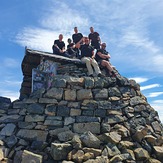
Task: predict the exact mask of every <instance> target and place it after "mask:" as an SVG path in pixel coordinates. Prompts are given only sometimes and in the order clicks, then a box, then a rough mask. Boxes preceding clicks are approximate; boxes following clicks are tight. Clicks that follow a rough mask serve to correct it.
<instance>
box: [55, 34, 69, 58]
mask: <svg viewBox="0 0 163 163" xmlns="http://www.w3.org/2000/svg"><path fill="white" fill-rule="evenodd" d="M62 40H63V35H62V34H60V35H59V39H58V40H54V45H53V46H52V49H53V54H56V55H61V56H64V57H68V58H71V56H70V55H69V54H68V53H67V52H66V50H65V43H64V41H62Z"/></svg>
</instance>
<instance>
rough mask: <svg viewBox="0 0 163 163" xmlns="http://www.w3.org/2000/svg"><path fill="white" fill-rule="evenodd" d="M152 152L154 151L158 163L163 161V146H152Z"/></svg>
mask: <svg viewBox="0 0 163 163" xmlns="http://www.w3.org/2000/svg"><path fill="white" fill-rule="evenodd" d="M153 148H154V151H155V154H156V158H157V159H158V160H160V161H162V160H163V146H161V147H160V146H154V147H153Z"/></svg>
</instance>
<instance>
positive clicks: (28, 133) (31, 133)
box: [17, 129, 48, 141]
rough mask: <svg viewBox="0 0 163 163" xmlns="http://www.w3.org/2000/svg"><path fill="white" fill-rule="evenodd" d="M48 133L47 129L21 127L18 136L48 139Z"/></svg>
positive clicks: (30, 138) (28, 138)
mask: <svg viewBox="0 0 163 163" xmlns="http://www.w3.org/2000/svg"><path fill="white" fill-rule="evenodd" d="M47 135H48V132H47V131H41V130H27V129H20V130H19V131H18V133H17V137H20V138H23V139H27V140H37V141H46V138H47Z"/></svg>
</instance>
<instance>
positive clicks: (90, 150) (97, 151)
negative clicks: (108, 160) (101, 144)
mask: <svg viewBox="0 0 163 163" xmlns="http://www.w3.org/2000/svg"><path fill="white" fill-rule="evenodd" d="M83 151H84V153H93V155H94V156H95V157H97V156H100V155H101V152H102V151H101V149H95V148H87V147H84V148H83Z"/></svg>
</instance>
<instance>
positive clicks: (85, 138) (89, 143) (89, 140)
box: [80, 131, 101, 149]
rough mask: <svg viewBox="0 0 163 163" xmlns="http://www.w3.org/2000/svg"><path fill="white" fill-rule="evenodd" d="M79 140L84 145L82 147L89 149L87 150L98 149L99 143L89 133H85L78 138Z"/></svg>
mask: <svg viewBox="0 0 163 163" xmlns="http://www.w3.org/2000/svg"><path fill="white" fill-rule="evenodd" d="M80 140H81V141H82V143H83V144H84V146H86V147H89V148H97V149H98V148H99V147H100V144H101V141H100V140H99V139H98V138H97V137H96V136H95V135H93V134H92V133H91V132H90V131H88V132H85V133H84V134H82V135H81V136H80Z"/></svg>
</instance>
